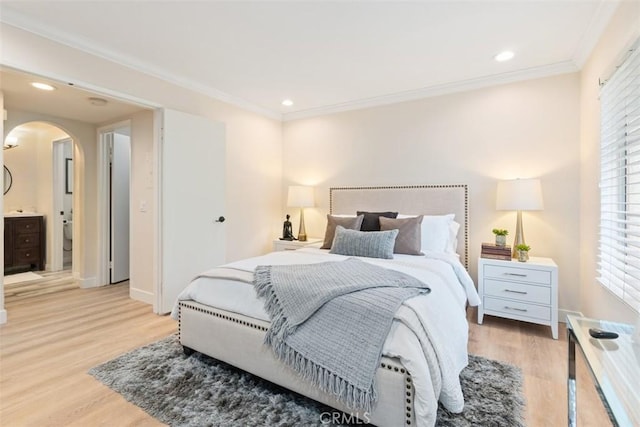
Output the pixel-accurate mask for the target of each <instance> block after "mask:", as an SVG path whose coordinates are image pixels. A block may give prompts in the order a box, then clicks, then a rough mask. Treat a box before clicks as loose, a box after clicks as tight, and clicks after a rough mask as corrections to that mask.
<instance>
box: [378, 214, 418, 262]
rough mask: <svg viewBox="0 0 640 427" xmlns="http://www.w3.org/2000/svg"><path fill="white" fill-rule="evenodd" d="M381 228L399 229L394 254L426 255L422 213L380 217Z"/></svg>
mask: <svg viewBox="0 0 640 427" xmlns="http://www.w3.org/2000/svg"><path fill="white" fill-rule="evenodd" d="M380 230H383V231H385V230H398V237H396V245H395V247H394V248H393V253H394V254H407V255H424V254H423V253H422V252H420V248H421V247H422V215H420V216H416V217H413V218H398V219H392V218H385V217H383V216H381V217H380Z"/></svg>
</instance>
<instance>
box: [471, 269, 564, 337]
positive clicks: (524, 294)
mask: <svg viewBox="0 0 640 427" xmlns="http://www.w3.org/2000/svg"><path fill="white" fill-rule="evenodd" d="M478 293H479V294H480V298H481V299H482V304H481V305H480V306H478V323H479V324H482V321H483V318H484V315H485V314H489V315H492V316H499V317H506V318H509V319H515V320H522V321H525V322H532V323H539V324H542V325H549V326H551V333H552V336H553V338H554V339H558V267H557V266H556V264H555V263H554V262H553V260H552V259H550V258H531V259H530V260H529V261H528V262H517V261H500V260H494V259H487V258H480V259H479V260H478Z"/></svg>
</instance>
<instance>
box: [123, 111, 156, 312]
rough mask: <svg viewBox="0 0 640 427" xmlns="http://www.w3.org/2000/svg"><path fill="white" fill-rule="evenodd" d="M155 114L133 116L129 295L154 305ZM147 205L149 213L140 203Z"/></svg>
mask: <svg viewBox="0 0 640 427" xmlns="http://www.w3.org/2000/svg"><path fill="white" fill-rule="evenodd" d="M153 169H154V168H153V111H141V112H139V113H137V114H135V115H133V116H132V117H131V210H130V213H131V216H130V238H129V245H130V246H129V247H130V253H131V255H132V256H134V262H131V263H130V265H129V277H130V278H129V294H130V296H131V297H132V298H134V299H137V300H140V301H144V302H147V303H149V304H153V295H154V294H153V250H154V248H153V242H154V239H153V233H154V231H155V228H154V223H153V212H155V211H156V200H155V185H154V182H155V181H154V170H153ZM141 202H144V203H145V204H146V205H147V209H146V212H142V211H141V210H140V203H141Z"/></svg>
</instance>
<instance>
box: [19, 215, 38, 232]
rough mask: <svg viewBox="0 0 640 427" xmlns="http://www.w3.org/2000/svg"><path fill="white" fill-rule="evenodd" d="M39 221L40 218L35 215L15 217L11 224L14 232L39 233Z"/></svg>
mask: <svg viewBox="0 0 640 427" xmlns="http://www.w3.org/2000/svg"><path fill="white" fill-rule="evenodd" d="M40 222H41V220H40V218H37V217H34V218H20V219H16V220H15V221H14V224H13V227H14V228H13V229H14V232H15V233H16V234H22V233H39V232H40Z"/></svg>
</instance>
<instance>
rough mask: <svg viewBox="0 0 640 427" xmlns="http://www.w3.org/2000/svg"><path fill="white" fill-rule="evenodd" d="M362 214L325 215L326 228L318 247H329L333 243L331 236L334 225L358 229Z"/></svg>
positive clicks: (362, 217) (333, 231) (333, 233)
mask: <svg viewBox="0 0 640 427" xmlns="http://www.w3.org/2000/svg"><path fill="white" fill-rule="evenodd" d="M363 219H364V215H358V216H333V215H327V229H326V230H325V232H324V242H323V243H322V246H321V247H320V249H330V248H331V244H332V243H333V236H334V235H335V234H336V227H337V226H338V225H341V226H342V227H344V228H348V229H351V230H360V226H361V225H362V220H363Z"/></svg>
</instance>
